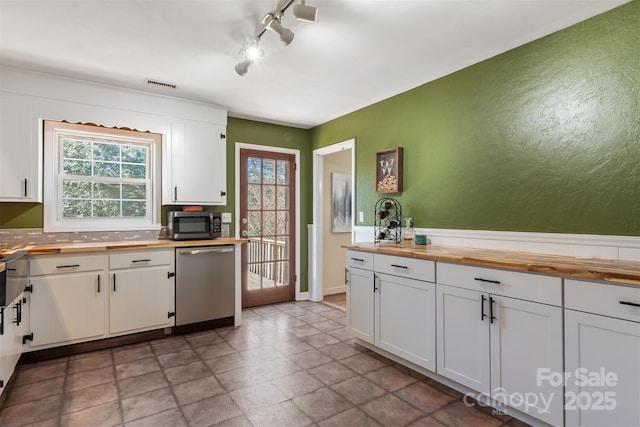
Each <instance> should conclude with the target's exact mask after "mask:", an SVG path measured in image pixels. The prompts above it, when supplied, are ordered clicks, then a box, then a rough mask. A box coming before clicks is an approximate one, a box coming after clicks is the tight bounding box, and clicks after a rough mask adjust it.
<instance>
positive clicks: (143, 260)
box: [131, 258, 151, 263]
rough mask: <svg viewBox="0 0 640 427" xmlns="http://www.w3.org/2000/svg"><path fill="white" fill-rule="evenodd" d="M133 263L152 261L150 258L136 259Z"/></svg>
mask: <svg viewBox="0 0 640 427" xmlns="http://www.w3.org/2000/svg"><path fill="white" fill-rule="evenodd" d="M131 262H132V263H133V262H151V259H150V258H149V259H134V260H132V261H131Z"/></svg>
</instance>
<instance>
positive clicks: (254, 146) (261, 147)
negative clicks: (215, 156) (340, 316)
mask: <svg viewBox="0 0 640 427" xmlns="http://www.w3.org/2000/svg"><path fill="white" fill-rule="evenodd" d="M243 148H244V149H247V150H259V151H266V152H272V153H285V154H293V155H294V156H295V158H296V167H295V180H296V191H295V198H296V200H295V202H296V215H295V216H296V265H295V270H296V273H295V274H296V285H295V286H296V294H295V298H296V301H297V300H300V299H307V298H305V297H304V296H301V295H300V150H294V149H291V148H281V147H271V146H268V145H258V144H246V143H243V142H236V159H235V167H236V172H235V179H236V183H235V189H236V197H235V199H236V204H235V210H236V219H235V224H236V227H235V228H236V238H238V239H241V238H242V236H240V149H243Z"/></svg>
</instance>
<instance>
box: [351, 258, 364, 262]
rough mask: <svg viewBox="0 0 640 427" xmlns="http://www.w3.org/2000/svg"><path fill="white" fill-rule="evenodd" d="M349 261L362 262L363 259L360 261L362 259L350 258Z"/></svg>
mask: <svg viewBox="0 0 640 427" xmlns="http://www.w3.org/2000/svg"><path fill="white" fill-rule="evenodd" d="M351 261H358V262H364V259H362V258H351Z"/></svg>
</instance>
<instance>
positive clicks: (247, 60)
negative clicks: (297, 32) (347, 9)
mask: <svg viewBox="0 0 640 427" xmlns="http://www.w3.org/2000/svg"><path fill="white" fill-rule="evenodd" d="M295 1H296V0H280V1H279V2H278V6H277V7H276V10H275V11H273V12H269V13H267V14H266V15H265V16H264V18H262V20H261V21H260V23H261V25H260V27H259V28H258V30H257V31H256V34H255V36H254V37H253V39H252V40H251V41H250V42H249V44H248V45H246V47H245V48H244V49H243V50H242V53H243V55H244V59H243V60H242V61H240V62H239V63H238V64H236V66H235V70H236V73H238V74H239V75H241V76H244V75H245V74H247V71H248V70H249V66H250V65H251V64H253V62H254V61H256V60H258V59H259V58H261V57H262V56H263V51H262V49H261V48H260V46H259V42H260V38H261V37H262V35H263V34H264V33H265V32H267V31H268V30H269V31H273V32H274V33H276V34H278V36H280V41H281V42H282V43H283V44H284V45H285V46H287V45H288V44H289V43H291V41H292V40H293V37H294V33H293V31H291V30H290V29H288V28H285V27H284V26H282V19H283V17H284V12H285V11H286V10H287V9H288V8H289V6H291V5H292V4H293V3H294V2H295ZM300 1H301V4H298V5H295V6H294V7H293V16H294V17H295V18H296V19H298V20H299V21H305V22H316V18H317V15H318V8H316V7H313V6H307V5H306V4H305V0H300Z"/></svg>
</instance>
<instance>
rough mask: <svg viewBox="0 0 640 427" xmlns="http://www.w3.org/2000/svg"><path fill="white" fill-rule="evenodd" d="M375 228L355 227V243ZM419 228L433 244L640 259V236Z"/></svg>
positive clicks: (367, 239)
mask: <svg viewBox="0 0 640 427" xmlns="http://www.w3.org/2000/svg"><path fill="white" fill-rule="evenodd" d="M373 230H374V227H373V226H355V227H353V242H354V243H358V242H373V236H374V232H373ZM415 231H416V233H417V234H426V235H427V238H428V241H429V244H432V245H441V246H463V247H469V248H482V249H500V250H508V251H517V252H532V253H542V254H552V255H565V256H572V257H576V258H602V259H617V260H624V261H640V236H600V235H591V234H560V233H526V232H514V231H486V230H447V229H439V228H416V229H415Z"/></svg>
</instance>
